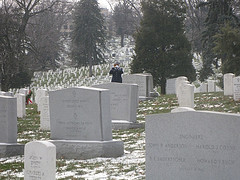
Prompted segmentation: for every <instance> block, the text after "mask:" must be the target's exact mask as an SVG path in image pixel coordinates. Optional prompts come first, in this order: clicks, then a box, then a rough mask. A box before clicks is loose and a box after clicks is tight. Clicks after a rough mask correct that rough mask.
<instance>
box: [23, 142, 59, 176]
mask: <svg viewBox="0 0 240 180" xmlns="http://www.w3.org/2000/svg"><path fill="white" fill-rule="evenodd" d="M36 179H42V180H54V179H56V147H55V145H54V144H52V143H50V142H48V141H33V142H29V143H27V144H26V145H25V150H24V180H36Z"/></svg>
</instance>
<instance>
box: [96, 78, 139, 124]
mask: <svg viewBox="0 0 240 180" xmlns="http://www.w3.org/2000/svg"><path fill="white" fill-rule="evenodd" d="M94 87H98V88H103V89H109V90H110V106H111V107H110V109H111V119H112V123H113V121H115V120H122V121H128V122H129V123H136V114H137V107H138V85H136V84H126V83H106V84H99V85H95V86H94Z"/></svg>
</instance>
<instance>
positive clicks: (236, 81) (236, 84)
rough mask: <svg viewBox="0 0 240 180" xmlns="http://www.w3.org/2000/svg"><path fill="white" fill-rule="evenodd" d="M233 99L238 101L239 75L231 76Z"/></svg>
mask: <svg viewBox="0 0 240 180" xmlns="http://www.w3.org/2000/svg"><path fill="white" fill-rule="evenodd" d="M233 99H234V101H240V76H237V77H234V78H233Z"/></svg>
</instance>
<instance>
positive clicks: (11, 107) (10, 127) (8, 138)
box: [0, 96, 17, 143]
mask: <svg viewBox="0 0 240 180" xmlns="http://www.w3.org/2000/svg"><path fill="white" fill-rule="evenodd" d="M16 142H17V98H14V97H9V96H0V143H16Z"/></svg>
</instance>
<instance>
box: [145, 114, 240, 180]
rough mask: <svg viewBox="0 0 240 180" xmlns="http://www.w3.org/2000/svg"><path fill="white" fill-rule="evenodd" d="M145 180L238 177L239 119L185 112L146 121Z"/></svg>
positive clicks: (149, 118)
mask: <svg viewBox="0 0 240 180" xmlns="http://www.w3.org/2000/svg"><path fill="white" fill-rule="evenodd" d="M145 129H146V179H147V180H150V179H151V180H159V179H163V180H173V179H181V180H203V179H204V180H205V179H208V180H226V179H232V180H235V179H239V177H240V171H239V169H240V138H239V136H240V131H239V129H240V115H237V114H230V113H218V112H206V111H205V112H204V111H202V112H201V111H187V112H179V113H166V114H156V115H149V116H147V117H146V126H145Z"/></svg>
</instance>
